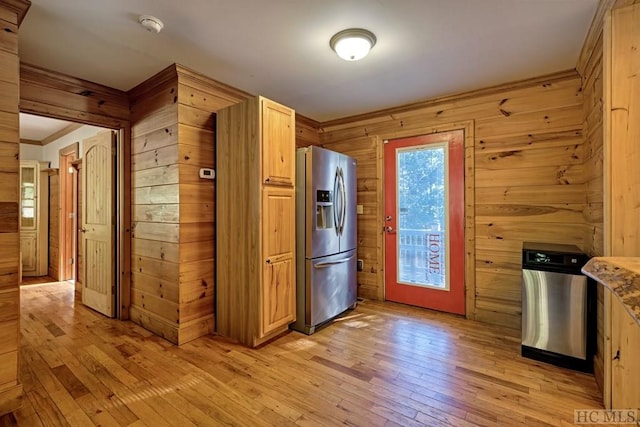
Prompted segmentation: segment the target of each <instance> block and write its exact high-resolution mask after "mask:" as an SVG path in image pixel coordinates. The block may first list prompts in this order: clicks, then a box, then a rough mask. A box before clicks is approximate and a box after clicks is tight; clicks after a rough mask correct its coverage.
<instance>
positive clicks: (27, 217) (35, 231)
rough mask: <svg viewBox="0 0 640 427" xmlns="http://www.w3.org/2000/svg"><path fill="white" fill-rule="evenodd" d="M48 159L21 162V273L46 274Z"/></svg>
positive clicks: (47, 251) (29, 274)
mask: <svg viewBox="0 0 640 427" xmlns="http://www.w3.org/2000/svg"><path fill="white" fill-rule="evenodd" d="M47 167H48V163H47V162H38V161H36V160H24V161H21V162H20V252H21V253H22V275H23V276H46V275H47V272H48V265H49V259H48V254H49V248H48V239H47V238H48V230H49V227H48V223H49V215H48V210H49V178H48V176H49V175H48V174H47V172H45V171H44V170H45V169H46V168H47Z"/></svg>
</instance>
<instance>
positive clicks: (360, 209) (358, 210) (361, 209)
mask: <svg viewBox="0 0 640 427" xmlns="http://www.w3.org/2000/svg"><path fill="white" fill-rule="evenodd" d="M356 213H357V214H358V215H362V214H363V213H364V205H357V206H356Z"/></svg>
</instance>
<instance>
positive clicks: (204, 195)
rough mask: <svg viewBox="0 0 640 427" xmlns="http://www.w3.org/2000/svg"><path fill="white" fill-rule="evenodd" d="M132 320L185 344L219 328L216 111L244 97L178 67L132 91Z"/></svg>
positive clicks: (175, 66)
mask: <svg viewBox="0 0 640 427" xmlns="http://www.w3.org/2000/svg"><path fill="white" fill-rule="evenodd" d="M130 96H131V105H132V107H131V112H132V119H133V126H132V139H133V160H132V164H133V173H132V183H133V188H134V189H133V221H134V225H133V230H134V238H133V245H132V248H133V261H132V262H133V281H132V303H133V304H132V309H131V313H132V319H133V320H134V321H136V322H138V323H140V324H141V325H143V326H145V327H146V328H148V329H150V330H152V331H154V332H156V333H158V334H160V335H162V336H164V337H165V338H166V339H168V340H169V341H172V342H174V343H177V344H182V343H184V342H187V341H189V340H192V339H194V338H197V337H198V336H201V335H204V334H207V333H210V332H212V331H213V311H214V310H213V309H214V292H215V288H214V270H213V269H214V247H215V242H214V212H215V206H214V197H215V193H214V183H215V181H210V180H204V179H201V178H199V176H198V172H199V169H200V168H202V167H206V168H213V167H214V132H213V130H214V123H215V114H214V113H215V111H217V110H218V109H220V108H223V107H226V106H228V105H231V104H234V103H237V102H239V101H240V100H241V99H244V97H245V96H246V95H245V94H244V93H242V92H240V91H236V90H235V89H233V88H229V87H227V86H225V85H222V84H219V83H217V82H215V81H213V80H211V79H208V78H206V77H204V76H201V75H199V74H197V73H194V72H192V71H190V70H188V69H186V68H184V67H181V66H178V65H172V66H171V67H169V68H167V69H166V70H164V71H163V72H161V73H159V74H158V75H156V76H154V77H152V78H151V79H150V80H148V81H146V82H145V83H143V84H142V85H140V86H138V87H136V88H134V89H133V90H132V91H131V93H130Z"/></svg>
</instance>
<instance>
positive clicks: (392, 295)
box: [384, 131, 465, 314]
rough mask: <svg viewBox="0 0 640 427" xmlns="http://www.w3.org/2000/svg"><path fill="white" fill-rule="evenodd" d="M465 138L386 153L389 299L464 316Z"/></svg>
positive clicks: (421, 142) (429, 139)
mask: <svg viewBox="0 0 640 427" xmlns="http://www.w3.org/2000/svg"><path fill="white" fill-rule="evenodd" d="M463 141H464V133H463V131H453V132H446V133H437V134H431V135H424V136H418V137H411V138H404V139H399V140H393V141H389V142H387V143H386V144H385V148H384V150H385V151H384V179H385V203H384V205H385V299H387V300H389V301H396V302H401V303H404V304H410V305H416V306H420V307H424V308H430V309H434V310H439V311H446V312H449V313H457V314H464V313H465V306H464V302H465V299H464V292H465V285H464V143H463Z"/></svg>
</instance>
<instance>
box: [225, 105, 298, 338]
mask: <svg viewBox="0 0 640 427" xmlns="http://www.w3.org/2000/svg"><path fill="white" fill-rule="evenodd" d="M216 133H217V148H216V242H217V243H216V331H217V332H218V333H219V334H220V335H223V336H227V337H230V338H233V339H235V340H238V341H240V342H242V343H244V344H246V345H249V346H257V345H259V344H261V343H263V342H265V341H267V340H269V339H271V338H273V337H275V336H277V335H278V334H280V333H282V332H284V331H286V330H287V329H288V325H289V324H290V323H292V322H294V321H295V313H296V310H295V293H296V292H295V270H294V269H295V259H294V254H295V189H294V183H295V113H294V111H293V110H292V109H290V108H287V107H285V106H282V105H280V104H278V103H275V102H273V101H270V100H268V99H266V98H262V97H257V98H251V99H248V100H247V101H244V102H242V103H240V104H236V105H233V106H231V107H228V108H225V109H223V110H221V111H218V113H217V131H216Z"/></svg>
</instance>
